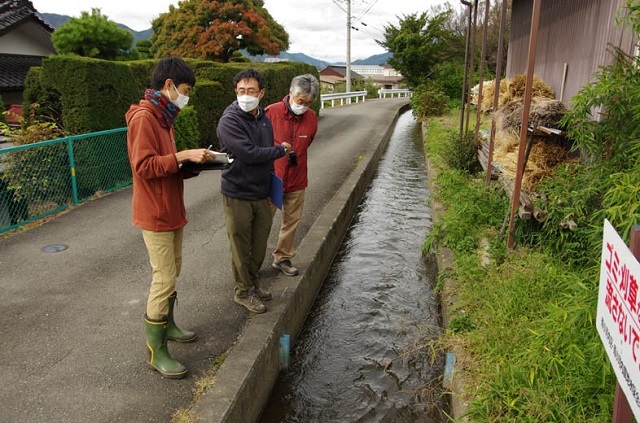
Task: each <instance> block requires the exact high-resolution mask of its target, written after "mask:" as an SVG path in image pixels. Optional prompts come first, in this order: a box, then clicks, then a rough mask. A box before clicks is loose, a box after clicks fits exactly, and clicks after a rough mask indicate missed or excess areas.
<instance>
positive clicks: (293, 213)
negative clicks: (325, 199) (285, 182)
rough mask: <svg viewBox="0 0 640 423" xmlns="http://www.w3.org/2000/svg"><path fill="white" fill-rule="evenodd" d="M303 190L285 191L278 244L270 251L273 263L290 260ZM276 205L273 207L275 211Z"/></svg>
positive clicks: (300, 210) (302, 203) (298, 221)
mask: <svg viewBox="0 0 640 423" xmlns="http://www.w3.org/2000/svg"><path fill="white" fill-rule="evenodd" d="M303 206H304V190H300V191H294V192H285V194H284V198H283V200H282V225H281V226H280V233H279V235H278V244H277V245H276V249H275V251H274V252H273V253H272V255H273V261H274V263H280V262H281V261H283V260H290V259H291V258H292V257H293V256H294V248H295V245H294V243H295V239H296V229H298V224H299V223H300V219H301V218H302V209H303ZM275 210H277V209H276V207H275V206H274V207H273V211H274V212H275Z"/></svg>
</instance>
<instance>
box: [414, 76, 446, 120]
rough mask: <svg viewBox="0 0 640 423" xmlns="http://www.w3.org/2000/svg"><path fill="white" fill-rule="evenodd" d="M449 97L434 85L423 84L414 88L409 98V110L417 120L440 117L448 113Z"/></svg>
mask: <svg viewBox="0 0 640 423" xmlns="http://www.w3.org/2000/svg"><path fill="white" fill-rule="evenodd" d="M449 100H450V99H449V97H448V96H447V95H446V94H445V93H444V89H443V88H442V87H440V86H437V85H435V84H432V83H431V84H423V85H419V86H418V87H416V88H415V90H414V92H413V96H412V97H411V109H412V110H413V115H414V116H415V117H416V118H417V119H424V118H427V117H431V116H442V115H443V114H444V113H446V112H447V111H449Z"/></svg>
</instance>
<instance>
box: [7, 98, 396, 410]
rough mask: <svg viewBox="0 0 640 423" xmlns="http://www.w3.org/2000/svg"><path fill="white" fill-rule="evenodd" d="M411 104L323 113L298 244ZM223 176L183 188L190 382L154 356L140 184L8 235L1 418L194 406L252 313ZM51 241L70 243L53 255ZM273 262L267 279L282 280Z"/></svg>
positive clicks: (182, 317) (181, 354)
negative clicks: (236, 293)
mask: <svg viewBox="0 0 640 423" xmlns="http://www.w3.org/2000/svg"><path fill="white" fill-rule="evenodd" d="M407 102H408V101H407V99H383V100H374V101H368V102H366V103H361V104H355V105H351V106H346V107H342V108H336V109H331V110H323V111H322V113H321V118H320V121H319V131H318V137H317V138H316V141H315V142H314V144H313V145H312V147H311V149H310V152H309V153H310V163H309V175H310V186H309V189H308V190H307V199H306V205H305V215H304V217H303V220H302V223H301V226H300V230H299V233H298V238H299V239H301V238H302V237H304V236H305V234H306V233H307V232H308V231H309V229H310V228H311V226H312V225H313V223H314V222H315V221H316V220H317V219H318V217H319V216H321V215H322V213H323V210H324V206H325V205H326V204H328V203H329V202H330V200H331V199H332V198H333V196H334V193H336V192H337V191H338V189H339V188H340V187H341V186H342V184H343V182H344V181H345V180H346V179H347V177H348V176H349V174H350V173H351V171H352V170H353V169H354V168H356V167H357V164H358V161H359V157H361V156H362V155H364V154H366V152H367V151H370V150H371V149H375V148H376V147H377V145H379V143H380V141H381V139H382V138H383V136H384V134H385V133H386V132H387V131H388V129H389V128H390V126H391V125H392V123H393V121H394V119H395V117H396V114H397V112H398V110H399V109H400V107H401V106H403V105H405V104H407ZM219 178H220V175H219V173H218V172H216V171H207V172H203V173H202V174H201V175H200V176H199V177H197V178H194V179H191V180H188V181H186V183H185V200H186V204H187V214H188V217H189V221H190V223H189V225H187V227H186V228H185V241H184V258H183V271H182V275H181V277H180V278H179V280H178V286H177V289H178V293H179V297H178V298H179V301H178V306H177V310H176V317H177V321H178V322H179V323H180V324H181V325H182V326H184V327H185V328H188V329H192V330H195V331H196V332H197V333H198V335H199V339H198V341H197V342H196V343H194V344H186V345H176V344H175V343H172V344H170V349H171V351H172V354H173V355H174V356H175V357H176V358H177V359H179V360H180V361H181V362H182V363H183V364H185V365H186V366H187V367H188V368H189V370H190V375H189V377H187V378H185V379H182V380H166V379H162V378H161V377H159V375H158V374H157V373H155V372H153V371H151V370H149V369H148V367H147V365H146V363H145V359H146V354H147V352H146V347H145V344H144V335H143V319H142V317H143V314H144V310H145V301H146V297H147V292H148V288H149V280H150V268H149V264H148V258H147V254H146V249H145V247H144V243H143V241H142V237H141V234H140V232H139V230H138V229H136V228H134V227H132V226H131V212H130V201H131V188H125V189H123V190H121V191H118V192H116V193H112V194H110V195H107V196H105V197H103V198H100V199H96V200H92V201H89V202H87V203H85V204H83V205H81V206H79V207H77V208H75V209H73V210H71V211H69V212H67V213H65V214H63V215H61V216H58V217H56V218H55V219H52V220H51V221H49V222H47V223H46V224H44V225H41V226H39V227H36V228H34V229H31V230H29V231H25V232H22V233H17V234H15V235H13V236H10V237H6V238H1V239H0V290H1V292H2V293H3V296H2V300H1V301H2V302H1V304H2V305H1V306H0V310H2V314H1V315H2V317H3V324H2V325H1V326H0V337H1V339H2V343H1V346H0V372H1V373H0V374H1V375H2V376H1V378H2V379H1V380H2V383H1V384H0V422H63V421H64V422H169V421H170V420H171V416H172V414H173V413H174V412H175V411H176V410H177V409H179V408H181V407H184V406H186V405H188V404H189V403H190V401H191V400H192V391H193V388H194V386H195V383H196V381H197V379H198V378H199V377H201V376H202V375H204V374H205V373H206V371H207V370H208V369H210V368H211V362H212V361H213V360H215V358H216V357H218V356H219V355H220V354H223V353H225V351H227V350H228V349H229V347H230V346H231V345H232V344H233V343H234V341H235V340H236V339H237V337H238V336H239V334H240V333H241V331H242V328H243V327H244V325H245V323H246V322H247V316H248V314H247V312H246V311H245V310H244V309H243V308H241V307H240V306H238V305H236V304H234V303H233V302H232V295H233V285H234V282H233V277H232V275H231V269H230V265H229V251H228V241H227V235H226V229H225V222H224V216H223V214H222V205H221V195H220V180H219ZM278 226H279V215H277V217H276V220H275V221H274V228H276V227H278ZM275 235H276V231H275V230H273V231H272V236H271V238H270V244H269V251H270V250H271V249H272V248H273V246H274V245H275ZM50 244H63V245H66V246H68V248H67V249H66V250H64V251H61V252H57V253H47V252H44V251H43V250H42V248H43V247H45V246H47V245H50ZM269 258H270V257H267V259H266V260H265V264H264V266H263V275H264V277H265V280H266V283H267V284H270V283H271V282H273V281H274V280H276V279H277V278H283V277H284V276H280V275H278V274H277V272H276V271H275V270H273V269H271V267H270V265H271V261H270V260H269ZM301 270H304V269H301ZM267 313H268V312H267ZM258 317H259V316H258Z"/></svg>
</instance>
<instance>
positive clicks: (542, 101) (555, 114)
mask: <svg viewBox="0 0 640 423" xmlns="http://www.w3.org/2000/svg"><path fill="white" fill-rule="evenodd" d="M525 82H526V79H525V75H523V74H522V75H516V76H515V77H514V78H513V79H510V80H507V79H505V80H502V81H501V83H500V91H499V94H498V98H499V101H498V109H497V110H495V111H494V113H493V119H494V121H495V124H496V134H495V144H494V156H493V159H494V160H495V161H496V162H497V163H498V164H499V165H500V167H501V169H502V171H503V174H504V175H505V176H507V177H509V178H515V175H516V166H517V162H518V144H519V141H520V126H521V123H522V113H523V103H524V101H523V100H524V87H525ZM494 86H495V82H492V83H490V84H487V88H486V89H485V88H484V87H483V90H482V95H483V100H482V105H481V107H482V108H483V109H486V110H491V108H492V106H493V95H494ZM489 99H490V100H489ZM485 100H486V101H485ZM565 112H566V108H565V106H564V104H563V103H562V102H561V101H558V100H555V94H554V91H553V89H552V88H550V87H549V86H547V85H546V84H545V83H544V82H543V81H542V80H541V79H540V78H538V77H534V80H533V90H532V98H531V108H530V111H529V126H530V127H533V128H537V127H538V126H546V127H549V128H559V127H560V119H561V118H562V116H563V114H564V113H565ZM567 160H568V152H567V150H566V148H564V147H563V146H560V145H558V144H557V143H554V142H553V140H550V139H547V138H545V137H535V138H534V141H533V145H532V147H531V152H530V153H529V158H528V161H527V165H526V168H525V173H524V177H523V180H522V188H523V190H525V191H527V192H533V191H535V189H536V187H537V185H538V183H539V182H540V181H541V180H542V179H543V178H544V177H545V176H546V175H548V174H550V173H551V171H552V169H553V167H554V166H556V165H557V164H558V163H562V162H565V161H567Z"/></svg>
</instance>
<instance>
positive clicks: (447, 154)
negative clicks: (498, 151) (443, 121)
mask: <svg viewBox="0 0 640 423" xmlns="http://www.w3.org/2000/svg"><path fill="white" fill-rule="evenodd" d="M442 158H443V159H444V161H445V163H446V164H447V165H448V166H449V167H451V168H452V169H457V170H462V171H464V172H467V173H469V174H474V173H476V172H478V171H480V169H481V166H480V162H479V161H478V145H477V143H476V142H475V139H474V135H473V133H472V132H467V133H466V134H465V135H464V136H463V137H460V135H459V134H458V133H457V132H450V133H449V134H448V136H447V138H446V139H445V143H444V145H443V151H442Z"/></svg>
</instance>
